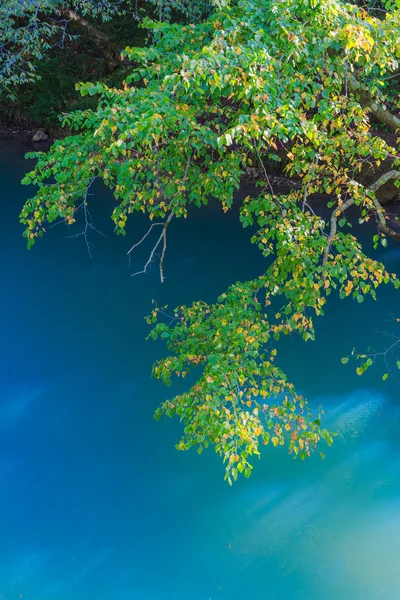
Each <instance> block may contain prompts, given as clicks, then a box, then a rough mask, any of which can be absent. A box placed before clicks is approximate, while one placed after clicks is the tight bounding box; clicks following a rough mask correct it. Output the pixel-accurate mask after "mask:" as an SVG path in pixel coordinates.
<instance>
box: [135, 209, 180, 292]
mask: <svg viewBox="0 0 400 600" xmlns="http://www.w3.org/2000/svg"><path fill="white" fill-rule="evenodd" d="M173 216H174V213H173V212H171V213H170V214H169V215H168V218H167V220H166V221H165V222H164V223H162V225H163V229H162V232H161V235H160V237H159V238H158V240H157V241H156V243H155V245H154V246H153V249H152V251H151V252H150V256H149V258H148V259H147V262H146V264H145V265H144V267H143V270H142V271H137V272H136V273H132V277H134V276H135V275H141V274H143V273H146V271H147V269H148V268H149V266H150V265H151V263H152V262H153V258H154V255H155V253H156V250H157V248H158V247H159V245H160V244H161V242H162V241H163V240H164V247H163V253H162V255H161V261H160V277H161V283H164V273H163V269H162V260H163V258H164V254H165V249H166V247H167V241H166V231H167V227H168V225H169V224H170V222H171V219H172V217H173ZM150 229H151V228H150ZM149 233H150V230H149V231H148V232H147V234H146V235H145V236H144V237H143V239H144V238H145V237H147V235H148V234H149ZM136 245H138V244H136Z"/></svg>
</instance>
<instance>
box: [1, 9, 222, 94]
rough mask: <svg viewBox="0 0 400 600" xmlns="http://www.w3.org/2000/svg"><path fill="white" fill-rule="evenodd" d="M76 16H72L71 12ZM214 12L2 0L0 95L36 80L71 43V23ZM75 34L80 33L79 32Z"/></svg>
mask: <svg viewBox="0 0 400 600" xmlns="http://www.w3.org/2000/svg"><path fill="white" fill-rule="evenodd" d="M70 11H72V13H73V15H74V17H72V16H71V12H70ZM209 11H210V3H209V2H208V1H207V0H191V1H190V0H142V2H138V1H137V0H127V1H126V2H124V3H121V2H119V1H117V0H58V1H57V0H23V1H21V0H3V2H2V3H1V6H0V93H1V92H3V93H4V92H7V93H8V95H10V96H11V97H14V96H13V90H14V88H15V86H16V85H21V84H25V83H27V82H29V81H32V80H35V79H37V76H38V67H39V65H40V62H41V61H42V60H43V58H44V57H45V55H46V53H47V52H48V51H49V49H51V48H52V47H54V46H61V47H64V43H65V41H67V40H70V39H71V38H72V34H71V27H70V25H71V20H72V21H75V15H76V16H77V20H78V21H79V20H81V19H83V18H85V19H86V18H89V19H91V20H92V21H96V20H97V21H100V22H101V23H104V22H107V21H110V20H111V19H113V18H115V17H121V16H124V15H125V16H128V17H129V19H131V20H132V21H134V22H136V21H137V20H139V19H142V18H143V17H145V16H146V15H148V14H149V13H152V12H154V13H155V16H156V17H157V16H158V18H159V19H160V20H166V19H170V18H171V17H172V16H173V15H175V14H176V15H180V16H181V17H183V18H186V19H189V20H194V21H195V20H198V19H200V18H201V17H202V16H204V15H205V14H207V13H208V12H209ZM75 34H76V32H75Z"/></svg>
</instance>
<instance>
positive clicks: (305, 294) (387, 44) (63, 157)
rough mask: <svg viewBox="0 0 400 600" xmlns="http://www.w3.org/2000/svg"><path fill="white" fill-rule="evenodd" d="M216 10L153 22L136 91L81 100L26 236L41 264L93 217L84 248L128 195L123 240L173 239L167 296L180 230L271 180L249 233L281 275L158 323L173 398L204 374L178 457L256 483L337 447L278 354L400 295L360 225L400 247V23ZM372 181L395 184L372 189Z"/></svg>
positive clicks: (178, 411) (396, 19)
mask: <svg viewBox="0 0 400 600" xmlns="http://www.w3.org/2000/svg"><path fill="white" fill-rule="evenodd" d="M215 4H216V6H215V8H214V10H213V11H212V12H211V14H210V15H209V16H208V17H207V18H203V19H199V20H198V21H196V22H193V23H191V22H189V23H188V22H182V23H179V22H175V23H171V22H168V21H165V22H162V21H160V20H154V19H153V20H150V19H148V18H145V19H144V21H143V26H144V27H145V28H147V29H148V30H149V31H150V32H151V33H152V43H151V44H149V45H147V46H146V47H143V48H138V47H128V48H126V49H125V50H124V51H123V56H124V57H125V60H126V61H127V63H128V64H129V65H130V73H129V75H128V76H127V77H126V79H125V81H124V82H123V84H122V86H121V87H118V88H111V87H108V86H107V85H105V84H104V83H103V82H98V83H80V84H79V85H78V90H79V92H80V94H81V95H82V96H85V95H90V96H96V97H97V107H96V108H95V109H89V110H83V111H76V112H73V113H70V114H67V115H64V116H63V124H64V126H65V127H67V128H68V130H69V131H71V132H72V134H71V135H68V136H67V137H66V138H65V139H61V140H57V141H56V142H55V143H54V144H53V146H52V147H51V149H50V151H49V152H46V153H35V154H32V155H31V156H33V157H35V158H36V159H37V163H36V166H35V167H34V169H33V170H32V171H31V172H30V173H29V174H27V176H26V177H25V179H24V181H23V182H24V183H25V184H30V183H33V184H35V185H37V186H38V187H37V192H36V194H35V196H34V197H33V198H31V199H30V200H28V201H27V202H26V204H25V206H24V207H23V210H22V213H21V222H22V223H23V224H24V226H25V234H24V235H25V236H26V238H27V242H28V246H29V247H31V246H32V245H33V244H34V242H35V241H36V239H37V238H38V237H41V236H42V235H43V234H44V232H45V231H46V227H47V226H48V224H49V223H53V222H54V221H56V220H58V219H61V220H63V221H65V222H66V223H67V224H73V223H74V222H75V221H76V219H77V218H78V213H83V214H84V218H85V223H86V228H85V236H86V231H87V227H88V225H89V226H90V221H89V219H90V217H89V216H88V212H87V202H88V195H87V191H88V189H89V187H90V186H91V185H92V183H93V181H94V180H95V179H100V180H102V181H103V182H104V184H105V185H106V186H107V187H109V188H110V189H112V190H113V192H114V196H115V199H116V206H115V208H114V211H113V213H112V219H113V221H114V224H115V231H116V233H117V234H122V235H124V233H125V225H126V222H127V219H128V218H129V216H130V215H132V214H133V213H135V212H143V213H146V214H147V215H148V216H149V219H150V220H151V225H150V229H149V232H148V233H149V234H150V233H152V232H153V231H154V230H157V227H158V228H159V229H158V234H159V235H157V237H156V241H155V245H154V248H153V251H152V252H151V255H150V256H149V261H148V263H146V265H145V266H144V271H146V270H147V268H148V266H149V265H150V264H151V262H152V260H153V259H154V257H155V255H156V253H159V254H160V255H161V258H160V263H159V269H160V276H161V280H163V277H164V270H165V268H166V267H165V255H166V243H167V228H168V225H169V223H170V222H171V220H172V219H175V218H182V217H183V218H185V217H186V215H187V212H188V209H189V207H190V206H191V205H194V206H197V207H201V206H202V205H205V204H207V202H208V199H209V198H210V197H214V198H216V199H218V201H219V202H220V203H221V206H222V209H223V210H224V211H228V210H229V209H230V207H231V206H232V201H233V196H234V193H235V190H236V189H238V188H239V186H240V184H241V181H242V178H243V176H244V175H245V173H246V170H247V169H248V168H249V167H250V168H253V169H256V170H257V174H258V175H257V185H258V193H257V195H256V196H255V197H251V198H250V197H249V198H247V199H246V200H245V202H244V203H243V205H242V206H241V211H240V219H241V221H242V224H243V226H244V227H247V226H250V225H252V226H256V228H257V231H256V233H255V234H254V235H253V236H252V242H253V243H254V244H256V245H257V246H258V248H259V250H260V252H261V253H262V254H263V255H264V256H265V257H270V258H269V263H268V266H267V268H266V270H265V272H263V273H261V274H260V276H259V277H257V278H256V279H253V280H251V281H246V282H238V283H235V284H233V285H232V286H231V287H230V288H229V289H228V290H226V292H225V293H223V294H222V295H221V296H220V297H219V298H218V299H216V301H215V303H214V304H207V303H206V302H204V301H199V302H195V303H193V304H192V305H191V306H181V307H177V308H176V309H175V310H174V312H173V314H172V315H171V318H168V320H167V321H166V320H165V318H164V316H165V312H164V311H163V310H162V309H159V308H155V309H154V310H153V312H152V314H151V315H150V316H149V318H148V321H149V322H150V323H152V324H153V325H154V327H153V329H152V332H151V334H150V335H151V337H152V338H154V339H156V338H159V337H160V338H162V339H164V340H165V342H166V344H167V347H168V351H169V355H168V356H167V357H166V358H164V359H162V360H160V361H159V362H157V363H156V364H155V365H154V368H153V374H154V376H155V377H157V378H160V379H161V380H162V381H164V382H165V383H166V384H170V383H171V380H172V377H173V376H178V377H185V376H186V375H187V374H188V373H189V372H190V371H191V369H193V367H196V366H200V367H201V374H200V376H199V378H198V380H197V381H196V383H195V384H194V385H193V386H192V387H191V388H190V389H188V391H186V392H184V393H182V394H180V395H178V396H176V397H174V398H172V399H171V400H168V401H166V402H165V403H164V404H163V405H162V406H161V407H160V409H159V410H158V411H157V414H156V416H157V417H160V416H161V415H164V414H165V415H167V416H170V417H171V416H174V415H178V417H179V418H180V419H181V421H182V423H183V427H184V432H183V437H182V439H181V441H180V442H179V443H178V446H177V447H178V448H179V449H189V448H191V447H192V446H196V447H197V449H198V451H199V452H201V451H202V450H203V448H205V447H207V446H209V445H212V446H214V447H215V450H216V451H217V453H218V454H220V455H221V456H222V458H223V460H224V462H225V464H226V478H227V479H228V481H229V482H231V481H232V480H234V479H236V478H237V477H238V474H239V473H243V474H244V475H245V476H246V477H247V476H249V475H250V473H251V470H252V468H253V460H252V459H253V457H254V456H258V455H259V454H260V444H268V443H271V444H273V445H274V446H277V445H284V444H287V446H288V451H289V452H290V453H292V454H293V455H295V456H297V455H298V456H300V457H301V458H302V459H303V458H306V457H307V456H309V455H310V454H311V452H313V451H314V449H315V448H316V447H317V446H318V445H319V442H320V440H321V438H322V439H324V440H325V441H326V442H327V443H328V444H329V445H330V444H331V443H332V435H331V433H329V432H328V431H327V430H326V429H324V428H323V426H322V424H321V415H319V414H313V413H312V411H310V410H309V407H308V405H307V403H306V401H305V399H304V398H303V397H302V396H301V395H298V394H297V393H296V391H295V388H294V386H293V384H292V383H291V382H289V381H288V378H287V376H286V375H285V373H284V372H283V370H282V369H281V368H280V367H279V365H278V362H277V348H276V344H277V341H278V340H279V339H280V338H281V337H282V336H287V335H291V334H298V335H300V336H301V337H302V338H303V339H304V340H305V341H307V340H312V339H314V319H315V317H316V316H319V315H322V314H323V311H324V306H325V304H326V302H327V300H328V297H329V296H330V295H331V294H338V295H339V296H340V297H341V298H344V297H346V296H352V297H353V298H354V299H355V301H356V302H359V303H361V302H363V300H364V298H365V297H366V296H368V295H369V296H372V297H373V298H375V297H376V289H377V288H378V287H379V286H380V285H381V284H382V283H391V284H393V285H395V286H396V287H398V286H399V282H398V280H397V278H396V277H395V275H392V274H389V273H388V272H387V271H386V269H385V267H384V265H383V264H381V263H379V262H377V261H376V260H374V259H373V258H371V257H369V256H367V255H366V254H365V253H364V251H363V248H362V247H361V244H360V242H359V240H358V239H357V237H356V236H355V235H353V234H352V232H351V229H350V228H351V222H350V221H349V218H348V212H349V209H350V207H352V210H353V211H357V213H358V218H359V221H360V223H363V222H367V221H369V220H373V221H375V222H376V232H375V234H374V237H373V241H374V245H375V246H378V244H383V245H385V244H386V239H387V236H392V237H394V238H395V239H400V235H399V234H398V233H397V231H396V230H395V229H394V228H393V227H392V226H391V225H390V223H389V222H388V215H387V214H386V212H385V209H384V206H382V204H381V202H380V200H379V195H378V191H379V189H380V187H381V186H382V185H383V183H385V182H387V181H388V180H393V181H396V182H398V181H399V180H400V173H399V171H398V168H399V159H400V156H399V153H398V149H397V142H396V140H395V139H393V141H392V142H391V143H389V142H388V141H387V140H388V139H392V138H390V136H385V135H381V134H380V133H379V131H384V130H385V128H386V131H388V130H390V131H393V132H396V131H397V129H398V128H399V125H400V120H399V118H398V116H397V115H396V110H397V108H398V106H397V105H396V99H395V98H393V97H392V95H391V94H390V86H391V81H392V79H391V78H392V77H393V76H395V75H396V73H397V71H398V60H399V57H400V43H399V40H400V10H399V7H398V3H397V2H395V1H394V2H390V1H389V2H387V3H386V4H385V5H384V6H383V7H382V8H381V9H380V10H379V11H376V10H375V8H376V6H374V5H371V6H370V7H369V9H368V8H366V7H360V6H359V5H356V4H351V3H346V2H342V1H340V0H319V1H316V0H246V1H244V0H238V1H232V2H228V1H222V0H220V1H219V2H216V3H215ZM271 162H276V163H277V164H280V165H281V168H282V169H283V170H284V171H285V172H286V173H287V175H288V176H290V177H291V178H292V179H293V180H294V181H295V183H296V184H295V185H294V186H293V188H292V189H291V191H290V192H289V193H287V194H279V193H276V192H275V190H274V186H273V184H272V183H271V178H270V177H269V174H268V173H269V165H270V163H271ZM366 165H367V166H368V165H371V166H372V165H373V166H374V167H382V165H383V166H384V168H383V170H382V171H381V172H379V175H377V177H376V180H375V181H373V182H369V183H368V184H367V183H365V177H364V170H365V166H366ZM316 193H319V194H321V193H322V194H325V195H326V197H328V200H327V206H328V208H329V210H330V214H329V217H328V218H326V217H323V216H321V214H320V211H318V210H317V208H316V207H314V205H313V203H312V196H313V194H316ZM133 249H134V248H133ZM133 249H131V250H133ZM369 362H370V361H367V360H366V361H365V362H364V363H363V364H361V366H360V367H359V368H360V369H361V372H362V371H363V370H365V369H366V368H367V367H368V366H369Z"/></svg>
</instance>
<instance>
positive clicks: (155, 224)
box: [127, 222, 164, 268]
mask: <svg viewBox="0 0 400 600" xmlns="http://www.w3.org/2000/svg"><path fill="white" fill-rule="evenodd" d="M158 225H164V223H161V222H160V223H152V224H151V225H150V227H149V228H148V230H147V232H146V233H145V234H144V236H143V237H142V239H141V240H139V241H138V242H136V244H133V246H132V248H130V249H129V250H128V252H127V255H128V256H129V262H128V268H129V267H130V265H131V252H132V251H133V250H134V249H135V248H137V247H138V246H140V244H141V243H142V242H144V240H145V239H146V238H147V236H148V235H149V234H150V233H151V230H152V229H153V227H157V226H158Z"/></svg>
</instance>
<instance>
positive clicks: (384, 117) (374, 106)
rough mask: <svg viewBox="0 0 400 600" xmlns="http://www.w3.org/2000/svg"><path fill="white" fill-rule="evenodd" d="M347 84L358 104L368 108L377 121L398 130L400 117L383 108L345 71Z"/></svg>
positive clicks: (399, 128)
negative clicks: (355, 96)
mask: <svg viewBox="0 0 400 600" xmlns="http://www.w3.org/2000/svg"><path fill="white" fill-rule="evenodd" d="M347 85H348V86H349V89H350V90H351V91H352V92H353V93H354V94H356V95H357V97H358V99H359V101H360V104H362V106H364V107H366V108H369V109H370V110H371V112H372V114H373V115H374V116H375V117H376V118H377V119H378V121H380V122H381V123H383V124H384V125H387V126H388V127H390V129H392V130H393V131H399V130H400V119H399V118H398V117H396V115H394V114H393V113H391V112H390V111H389V110H387V109H386V108H383V106H382V105H381V104H379V103H378V102H377V101H376V100H375V98H373V97H372V96H371V94H370V93H369V92H368V91H367V90H366V89H365V88H364V87H363V86H362V85H361V83H360V82H359V81H358V79H357V78H356V77H355V76H354V75H353V74H352V73H347Z"/></svg>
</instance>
